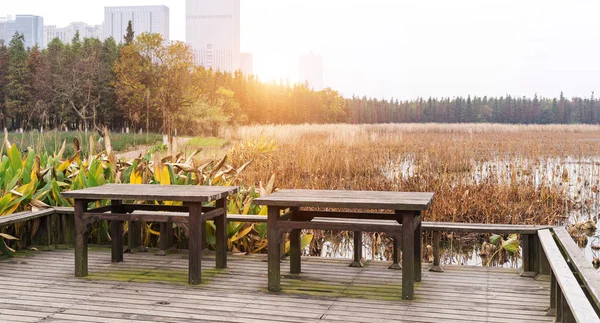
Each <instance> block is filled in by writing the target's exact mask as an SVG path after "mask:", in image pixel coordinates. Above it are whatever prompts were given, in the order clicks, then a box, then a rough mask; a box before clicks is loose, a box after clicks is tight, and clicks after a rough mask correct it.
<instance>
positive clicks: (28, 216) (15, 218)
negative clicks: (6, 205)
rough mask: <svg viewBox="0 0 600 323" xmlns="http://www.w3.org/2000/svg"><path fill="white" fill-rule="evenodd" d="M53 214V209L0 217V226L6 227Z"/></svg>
mask: <svg viewBox="0 0 600 323" xmlns="http://www.w3.org/2000/svg"><path fill="white" fill-rule="evenodd" d="M52 214H54V209H52V208H49V209H44V210H40V211H36V212H31V211H26V212H19V213H13V214H10V215H3V216H0V226H7V225H11V224H15V223H20V222H23V221H28V220H33V219H37V218H41V217H44V216H48V215H52Z"/></svg>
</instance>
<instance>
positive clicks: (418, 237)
mask: <svg viewBox="0 0 600 323" xmlns="http://www.w3.org/2000/svg"><path fill="white" fill-rule="evenodd" d="M416 217H418V218H419V222H418V224H417V226H416V227H415V233H414V235H413V236H414V238H415V253H414V255H415V281H416V282H420V281H421V260H422V259H423V257H422V255H421V252H422V251H423V250H422V247H421V246H422V245H423V232H422V230H421V212H415V218H416Z"/></svg>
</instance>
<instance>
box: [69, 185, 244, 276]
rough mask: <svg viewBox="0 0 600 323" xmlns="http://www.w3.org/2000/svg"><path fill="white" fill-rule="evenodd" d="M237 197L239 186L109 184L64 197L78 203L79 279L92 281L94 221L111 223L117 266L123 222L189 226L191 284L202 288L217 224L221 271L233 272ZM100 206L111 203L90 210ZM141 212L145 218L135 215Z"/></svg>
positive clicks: (71, 193) (121, 253)
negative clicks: (232, 200) (230, 251)
mask: <svg viewBox="0 0 600 323" xmlns="http://www.w3.org/2000/svg"><path fill="white" fill-rule="evenodd" d="M237 191H238V187H237V186H184V185H173V186H171V185H146V184H143V185H132V184H106V185H102V186H97V187H91V188H86V189H81V190H76V191H68V192H64V193H62V196H64V197H66V198H73V199H74V200H75V201H74V202H75V203H74V205H75V208H74V209H75V276H76V277H85V276H87V275H88V259H87V258H88V257H87V253H88V251H87V250H88V248H87V242H88V234H89V231H88V225H89V224H91V223H93V222H94V221H96V220H110V221H111V238H112V261H113V262H121V261H123V221H130V223H131V222H132V221H141V220H144V221H153V222H167V223H171V222H178V223H185V224H187V225H188V237H189V283H190V284H192V285H196V284H199V283H200V265H201V254H202V242H203V241H204V239H205V237H204V236H203V228H204V225H205V222H206V220H211V219H213V220H214V222H215V226H216V230H215V235H216V244H217V246H216V249H217V250H216V266H217V268H226V267H227V197H228V196H229V195H231V194H235V193H236V192H237ZM99 200H110V201H111V203H110V205H107V206H101V207H97V208H94V209H88V206H89V203H90V202H94V201H99ZM132 201H150V202H165V201H179V202H183V203H182V204H183V205H177V206H175V205H165V204H156V203H154V204H137V203H136V204H134V203H131V202H132ZM212 201H216V203H215V204H216V206H214V207H213V206H206V204H207V203H209V202H212ZM203 204H205V205H204V206H203ZM136 210H142V211H144V212H138V213H133V212H134V211H136ZM169 211H177V212H179V213H175V212H169ZM184 212H185V213H184ZM165 238H167V237H161V239H165Z"/></svg>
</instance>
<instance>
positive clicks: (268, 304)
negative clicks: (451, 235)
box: [0, 249, 553, 322]
mask: <svg viewBox="0 0 600 323" xmlns="http://www.w3.org/2000/svg"><path fill="white" fill-rule="evenodd" d="M73 256H74V252H73V251H72V250H57V251H49V252H36V253H34V254H33V255H32V256H28V257H25V256H19V257H14V258H11V259H7V260H2V261H0V322H197V321H199V320H201V321H202V322H316V321H319V322H452V321H454V322H551V321H552V320H553V318H552V317H549V316H546V315H545V313H546V310H547V309H548V304H549V297H550V296H549V295H550V284H549V283H548V282H542V281H536V280H534V279H532V278H527V277H520V276H519V275H518V273H517V270H516V269H515V270H512V269H500V268H482V267H463V266H460V267H459V266H446V267H445V272H443V273H436V272H429V271H426V270H423V281H422V282H421V283H417V284H416V286H415V300H412V301H403V300H401V286H402V283H401V282H402V279H401V274H402V271H398V270H389V269H387V266H388V265H389V263H385V262H369V263H368V264H367V265H366V266H365V267H363V268H353V267H348V264H349V263H350V262H351V261H350V260H332V259H323V258H312V257H308V258H303V266H302V271H303V273H302V274H301V275H300V276H297V277H295V278H294V277H293V276H290V275H288V274H287V273H288V272H289V261H284V262H283V263H282V270H281V272H282V274H284V275H285V276H284V278H283V279H282V292H280V293H268V292H266V287H267V262H266V255H256V256H246V255H231V256H230V257H229V264H228V266H229V267H228V268H227V269H215V268H214V266H215V262H214V255H210V254H208V255H205V256H204V258H203V262H202V267H203V269H202V275H203V276H202V278H203V279H202V284H200V285H197V286H189V285H187V279H188V277H187V266H188V261H187V256H186V255H185V254H172V255H168V256H165V257H160V256H156V255H154V254H152V253H137V254H133V255H131V254H126V255H125V262H122V263H111V262H110V257H111V254H110V249H106V250H102V249H92V250H90V253H89V272H90V276H88V277H86V278H75V277H74V276H73V272H74V265H73V262H74V259H73Z"/></svg>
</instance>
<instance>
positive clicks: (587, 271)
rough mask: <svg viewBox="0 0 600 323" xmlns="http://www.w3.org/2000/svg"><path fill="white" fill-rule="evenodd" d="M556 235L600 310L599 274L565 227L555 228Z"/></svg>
mask: <svg viewBox="0 0 600 323" xmlns="http://www.w3.org/2000/svg"><path fill="white" fill-rule="evenodd" d="M554 234H556V237H557V238H558V243H559V244H560V246H561V247H562V248H563V250H565V252H566V254H567V256H568V260H569V261H570V262H571V263H573V265H574V266H575V268H577V271H578V273H579V275H580V278H581V280H582V282H583V285H584V286H585V288H586V289H587V290H588V292H589V294H590V295H591V296H592V299H593V301H594V302H595V303H596V307H597V308H600V275H598V272H597V271H596V270H595V269H594V267H592V265H591V263H590V261H588V260H587V259H586V257H585V256H584V255H583V253H582V252H581V249H580V248H579V247H578V246H577V244H576V243H575V241H573V238H571V235H570V234H569V233H568V232H567V230H566V229H565V228H564V227H560V228H555V229H554Z"/></svg>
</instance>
